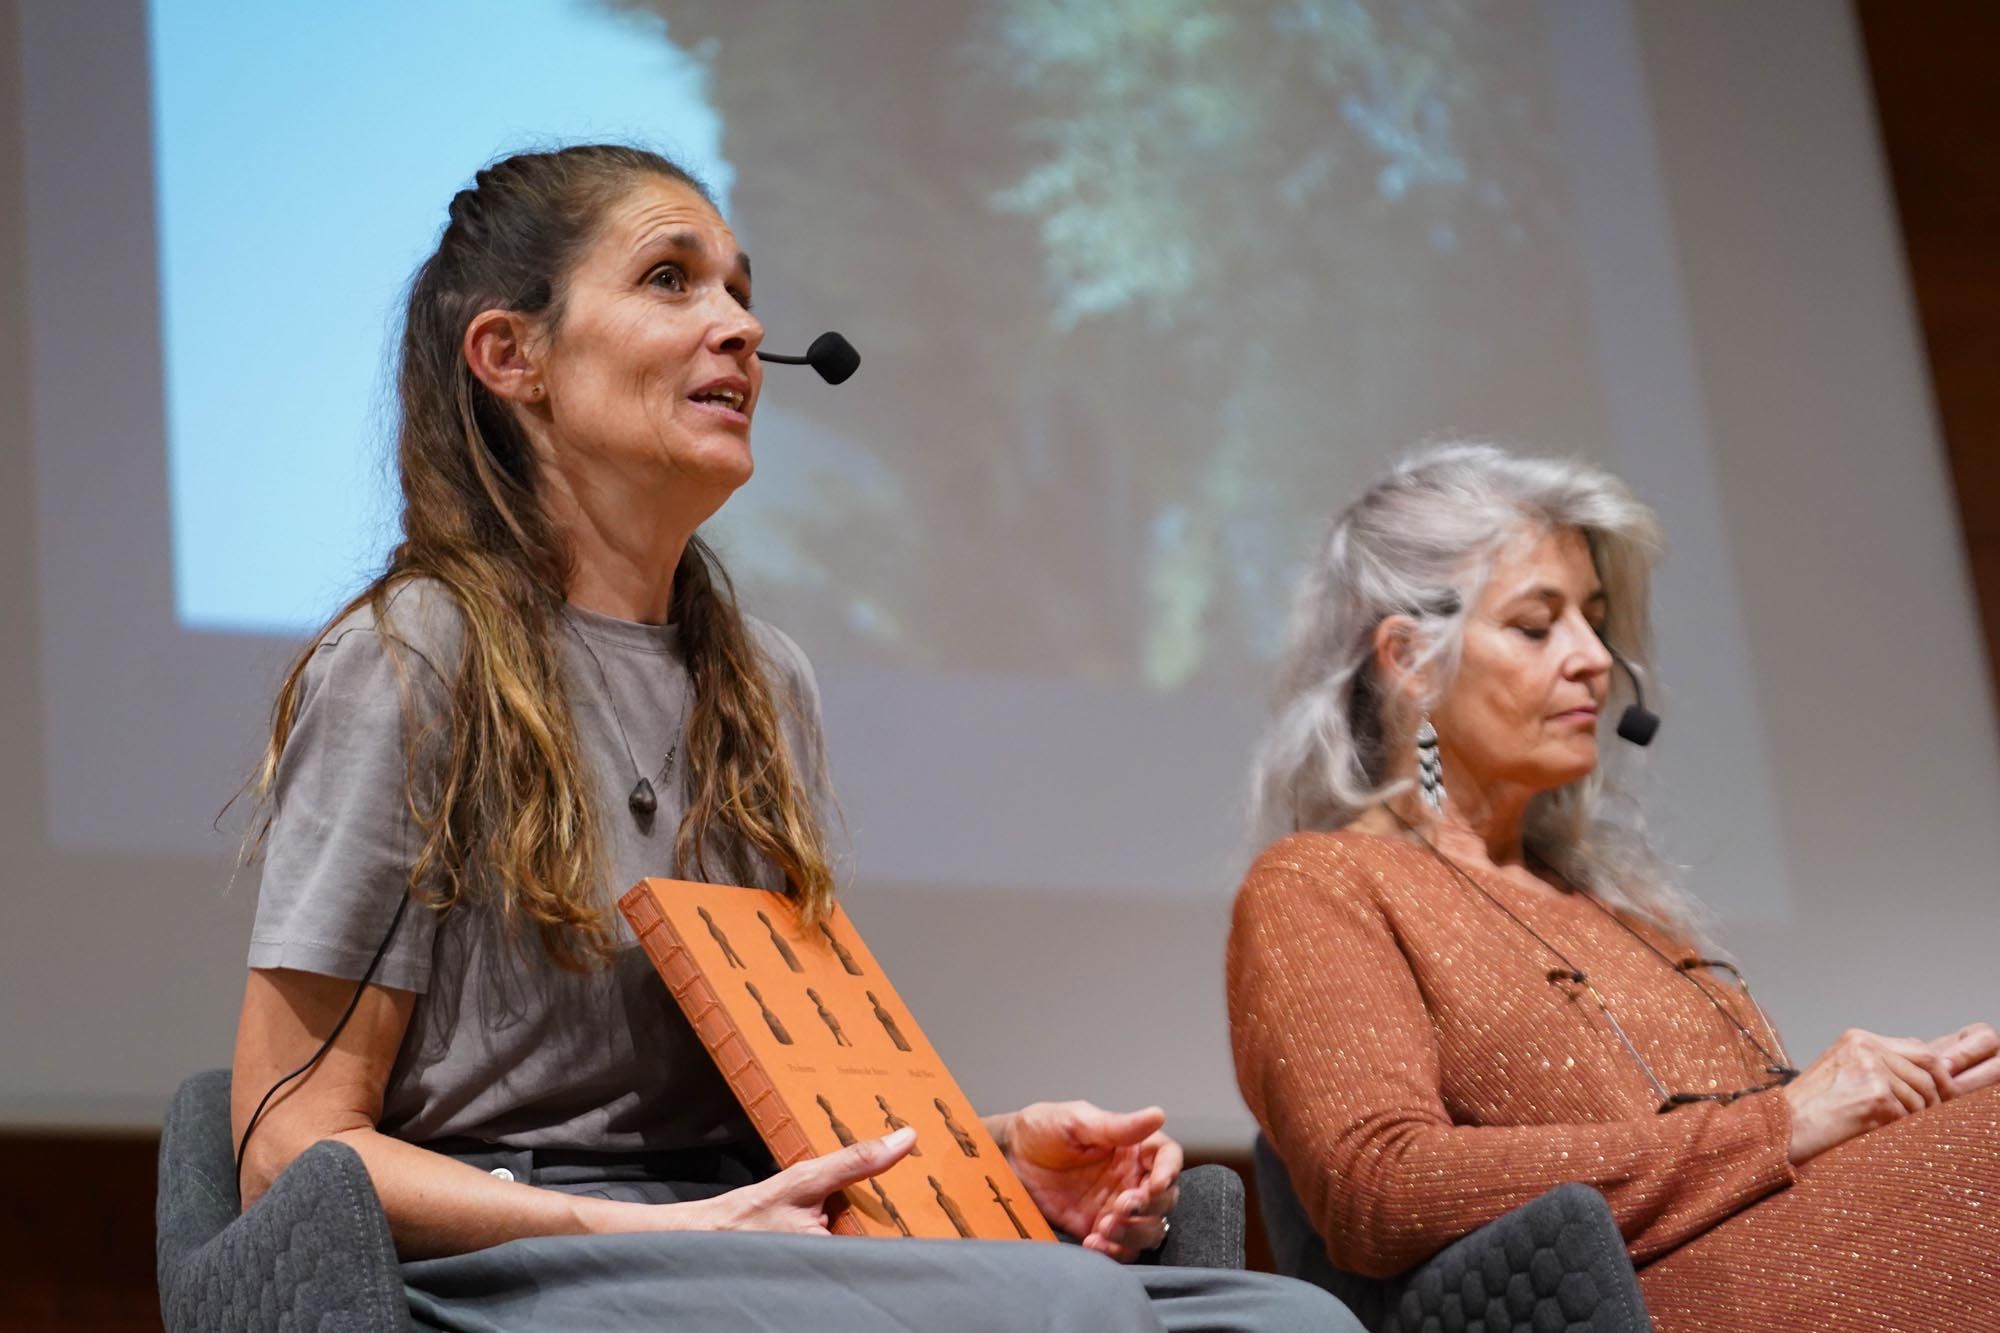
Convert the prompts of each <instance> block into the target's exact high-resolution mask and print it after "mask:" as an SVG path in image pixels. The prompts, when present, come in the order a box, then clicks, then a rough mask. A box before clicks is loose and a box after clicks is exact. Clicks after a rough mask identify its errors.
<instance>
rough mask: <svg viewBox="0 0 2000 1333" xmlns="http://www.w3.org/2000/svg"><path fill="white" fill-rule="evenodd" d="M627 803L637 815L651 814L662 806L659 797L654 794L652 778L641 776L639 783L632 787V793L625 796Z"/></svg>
mask: <svg viewBox="0 0 2000 1333" xmlns="http://www.w3.org/2000/svg"><path fill="white" fill-rule="evenodd" d="M625 804H627V805H629V806H631V807H632V813H633V814H635V815H640V816H644V815H650V814H652V813H653V812H654V811H655V810H657V809H659V808H660V802H659V798H657V797H655V796H654V795H653V783H652V781H651V779H648V778H640V779H639V785H638V786H636V787H634V788H632V794H631V795H630V796H627V797H626V798H625Z"/></svg>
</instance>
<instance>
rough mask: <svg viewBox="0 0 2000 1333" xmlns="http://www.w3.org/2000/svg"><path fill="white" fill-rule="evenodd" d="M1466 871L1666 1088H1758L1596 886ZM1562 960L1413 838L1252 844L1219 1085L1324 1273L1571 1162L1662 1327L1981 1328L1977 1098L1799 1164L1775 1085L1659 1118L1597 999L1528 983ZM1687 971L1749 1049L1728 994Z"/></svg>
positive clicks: (1984, 1249) (1437, 1234) (1749, 1054)
mask: <svg viewBox="0 0 2000 1333" xmlns="http://www.w3.org/2000/svg"><path fill="white" fill-rule="evenodd" d="M1470 873H1471V874H1472V875H1473V876H1474V878H1475V880H1477V882H1478V883H1479V885H1480V886H1481V887H1483V888H1484V889H1485V890H1486V891H1487V892H1488V893H1490V894H1492V895H1493V897H1495V898H1497V899H1498V900H1499V901H1500V902H1501V903H1503V904H1505V905H1506V907H1507V909H1508V910H1509V911H1511V912H1513V913H1514V914H1515V915H1517V916H1518V917H1520V918H1521V920H1522V921H1524V922H1526V923H1527V924H1528V925H1530V926H1532V927H1533V928H1534V930H1535V931H1536V932H1537V933H1538V934H1540V935H1541V936H1542V937H1543V938H1544V939H1546V940H1547V941H1549V943H1551V944H1553V945H1554V946H1555V947H1556V948H1558V949H1560V950H1561V951H1562V952H1563V953H1564V954H1566V955H1567V956H1568V957H1569V958H1570V959H1571V960H1572V961H1573V962H1574V963H1575V965H1576V966H1577V967H1579V968H1581V969H1583V970H1584V971H1585V972H1586V973H1588V974H1589V977H1590V980H1591V982H1592V984H1593V985H1594V986H1595V987H1596V989H1597V991H1598V992H1599V993H1600V994H1602V995H1603V996H1604V998H1605V1001H1606V1003H1607V1004H1608V1005H1609V1006H1610V1008H1611V1010H1612V1012H1613V1014H1614V1015H1615V1016H1616V1017H1617V1019H1618V1022H1619V1023H1620V1025H1622V1026H1623V1028H1624V1029H1625V1032H1626V1034H1627V1035H1628V1036H1629V1037H1630V1038H1631V1039H1632V1041H1633V1043H1634V1044H1635V1045H1636V1046H1637V1047H1638V1049H1639V1050H1640V1051H1641V1052H1643V1053H1644V1055H1645V1058H1646V1060H1647V1062H1648V1063H1649V1064H1650V1065H1651V1066H1652V1068H1653V1070H1654V1071H1655V1073H1656V1074H1658V1076H1659V1077H1660V1079H1661V1080H1662V1081H1663V1082H1665V1083H1666V1084H1667V1085H1668V1087H1669V1088H1670V1089H1671V1090H1672V1091H1675V1092H1711V1091H1713V1092H1723V1091H1733V1090H1735V1089H1738V1088H1742V1087H1746V1086H1749V1085H1752V1084H1755V1083H1758V1082H1762V1081H1764V1080H1765V1075H1764V1073H1763V1067H1762V1066H1763V1061H1762V1058H1761V1057H1760V1056H1758V1055H1757V1053H1756V1051H1755V1050H1754V1049H1753V1048H1752V1047H1751V1046H1750V1045H1749V1043H1747V1042H1746V1041H1744V1039H1743V1037H1742V1036H1741V1035H1740V1034H1739V1033H1738V1032H1737V1030H1736V1029H1735V1027H1734V1026H1732V1025H1731V1024H1730V1022H1729V1021H1728V1020H1727V1019H1726V1018H1725V1017H1724V1016H1723V1015H1722V1014H1720V1013H1719V1012H1718V1011H1717V1010H1716V1008H1715V1007H1714V1006H1712V1005H1710V1004H1709V1003H1708V1001H1706V1000H1705V999H1703V998H1702V996H1701V995H1699V994H1697V993H1696V990H1695V988H1694V987H1693V986H1691V985H1689V984H1688V980H1687V979H1686V977H1684V976H1682V975H1679V974H1677V972H1676V970H1675V969H1674V968H1673V967H1672V966H1671V965H1670V964H1669V963H1667V962H1666V961H1664V960H1662V959H1661V958H1660V957H1658V956H1657V955H1655V954H1654V953H1653V952H1652V951H1651V950H1649V949H1647V948H1646V947H1645V946H1644V945H1643V944H1641V943H1640V942H1639V940H1637V939H1635V938H1634V937H1633V935H1632V934H1631V933H1630V932H1628V931H1627V930H1626V929H1625V927H1624V926H1622V925H1621V924H1619V922H1617V921H1616V920H1614V919H1612V918H1611V917H1610V916H1609V915H1608V914H1607V913H1606V912H1605V911H1604V910H1603V909H1602V908H1601V907H1600V906H1598V905H1597V904H1596V903H1594V902H1592V901H1590V900H1589V899H1587V898H1586V897H1584V896H1583V895H1581V894H1560V893H1555V892H1552V891H1546V890H1545V891H1540V892H1537V891H1535V890H1533V889H1531V888H1529V887H1528V886H1526V885H1523V884H1520V883H1517V882H1515V881H1513V880H1511V879H1508V878H1506V877H1502V876H1496V875H1492V874H1490V873H1488V874H1481V873H1480V872H1478V871H1470ZM1642 929H1643V928H1642ZM1645 933H1646V935H1647V937H1648V938H1649V939H1650V940H1652V941H1653V942H1654V943H1655V944H1656V945H1658V947H1659V948H1660V949H1662V950H1663V951H1664V952H1665V953H1666V954H1667V955H1668V957H1669V958H1673V959H1679V958H1682V957H1685V956H1687V954H1688V952H1689V951H1688V950H1687V949H1686V948H1685V947H1683V946H1680V945H1678V944H1676V943H1675V942H1674V941H1672V940H1670V939H1668V938H1667V937H1665V936H1663V935H1661V934H1659V933H1658V932H1654V931H1650V930H1646V931H1645ZM1559 965H1560V964H1559V961H1558V960H1557V959H1556V958H1554V957H1553V956H1551V955H1550V954H1549V953H1548V952H1547V950H1545V949H1544V948H1543V947H1542V946H1541V945H1540V944H1538V943H1536V942H1535V940H1534V939H1533V937H1531V936H1530V935H1529V934H1528V933H1527V931H1525V930H1524V929H1523V928H1522V927H1521V926H1520V925H1517V924H1516V923H1515V922H1513V921H1510V920H1508V919H1507V916H1506V915H1505V914H1504V913H1503V912H1502V911H1501V910H1500V909H1499V908H1498V907H1496V906H1495V905H1494V904H1493V903H1492V902H1490V901H1488V900H1487V899H1486V898H1485V897H1483V896H1481V894H1480V893H1479V892H1478V891H1477V890H1475V889H1474V888H1473V887H1472V886H1471V885H1468V884H1467V883H1466V882H1465V881H1463V880H1461V879H1460V878H1458V876H1457V875H1456V874H1455V873H1454V872H1453V871H1452V870H1451V869H1450V867H1448V866H1447V865H1445V864H1444V863H1443V862H1441V861H1440V860H1439V859H1438V858H1437V857H1436V856H1434V855H1433V854H1432V853H1431V852H1430V851H1428V850H1427V849H1425V848H1423V847H1420V846H1416V845H1413V844H1408V843H1404V842H1401V841H1393V840H1390V839H1385V838H1379V837H1375V836H1372V835H1369V834H1364V833H1357V832H1342V833H1332V834H1326V833H1307V834H1295V835H1293V836H1292V837H1289V838H1286V839H1284V840H1283V841H1281V842H1278V843H1276V844H1274V845H1273V846H1271V847H1270V848H1269V849H1267V850H1266V851H1265V853H1264V854H1263V855H1262V856H1261V857H1259V858H1258V860H1257V863H1256V864H1255V865H1254V866H1253V867H1252V868H1251V870H1250V874H1249V877H1248V878H1247V879H1246V880H1245V882H1244V885H1243V888H1242V891H1241V893H1240V894H1239V895H1238V897H1237V902H1236V914H1235V922H1234V926H1233V928H1232V930H1231V932H1230V939H1229V1018H1230V1029H1231V1034H1232V1038H1233V1044H1234V1047H1235V1052H1236V1074H1237V1082H1238V1084H1239V1085H1240V1086H1241V1088H1242V1090H1243V1096H1244V1098H1245V1100H1246V1101H1248V1102H1249V1104H1250V1109H1251V1111H1252V1112H1253V1113H1254V1114H1255V1115H1256V1117H1257V1121H1258V1123H1259V1124H1260V1125H1261V1126H1262V1127H1263V1129H1264V1132H1265V1134H1266V1135H1267V1136H1268V1137H1269V1138H1270V1140H1271V1142H1272V1144H1273V1146H1275V1147H1276V1148H1277V1150H1278V1153H1279V1155H1280V1156H1281V1157H1282V1158H1283V1159H1284V1161H1285V1165H1286V1167H1287V1169H1288V1170H1289V1172H1290V1174H1291V1177H1292V1181H1293V1184H1294V1186H1295V1187H1296V1189H1297V1190H1298V1193H1299V1197H1300V1199H1301V1200H1302V1201H1303V1202H1304V1204H1305V1207H1306V1209H1307V1211H1308V1213H1309V1214H1310V1215H1311V1217H1312V1219H1313V1223H1314V1225H1315V1227H1316V1228H1317V1229H1318V1231H1319V1233H1320V1235H1322V1236H1324V1237H1326V1238H1327V1252H1328V1255H1329V1257H1330V1258H1331V1259H1332V1260H1333V1262H1334V1263H1335V1264H1336V1265H1338V1266H1339V1267H1341V1268H1344V1269H1347V1270H1348V1271H1350V1272H1355V1273H1360V1274H1365V1275H1369V1276H1377V1277H1381V1276H1388V1275H1392V1274H1395V1273H1399V1272H1402V1271H1403V1270H1405V1269H1407V1268H1410V1267H1411V1266H1413V1265H1415V1264H1416V1263H1418V1262H1420V1261H1422V1260H1424V1259H1426V1258H1428V1257H1429V1256H1430V1255H1432V1254H1433V1253H1435V1252H1436V1251H1437V1250H1438V1249H1440V1248H1442V1247H1443V1246H1444V1245H1445V1244H1447V1243H1448V1242H1450V1241H1452V1240H1454V1239H1456V1238H1457V1237H1459V1236H1461V1235H1464V1234H1465V1233H1466V1232H1468V1231H1471V1230H1472V1229H1474V1228H1475V1227H1478V1226H1480V1225H1482V1224H1484V1223H1486V1222H1489V1221H1491V1220H1493V1219H1494V1218H1496V1217H1498V1216H1500V1215H1501V1214H1502V1213H1505V1212H1507V1211H1508V1210H1509V1209H1511V1208H1514V1207H1516V1206H1517V1205H1519V1204H1523V1203H1526V1202H1527V1201H1528V1200H1530V1199H1532V1198H1534V1197H1535V1196H1536V1195H1538V1194H1541V1193H1542V1192H1543V1191H1545V1190H1547V1189H1549V1188H1551V1187H1553V1186H1555V1185H1557V1184H1560V1183H1562V1182H1564V1181H1571V1180H1578V1181H1582V1182H1584V1183H1585V1184H1589V1185H1593V1186H1595V1187H1596V1188H1597V1189H1598V1190H1600V1191H1601V1192H1602V1193H1603V1194H1604V1196H1605V1198H1606V1199H1607V1200H1608V1201H1609V1202H1610V1204H1611V1210H1612V1212H1613V1214H1614V1215H1615V1216H1616V1217H1617V1219H1618V1225H1619V1227H1620V1229H1621V1230H1622V1231H1623V1233H1624V1236H1625V1239H1626V1241H1627V1243H1628V1245H1629V1248H1630V1250H1631V1253H1632V1257H1633V1260H1634V1262H1635V1263H1638V1264H1640V1265H1642V1268H1641V1271H1640V1285H1641V1287H1642V1289H1643V1291H1644V1293H1645V1296H1646V1301H1647V1304H1648V1306H1649V1307H1650V1309H1651V1310H1652V1313H1653V1317H1654V1320H1655V1322H1656V1324H1657V1325H1658V1326H1659V1327H1660V1328H1662V1329H1663V1330H1685V1329H1710V1328H1713V1329H1808V1328H1811V1329H1825V1328H1849V1327H1852V1328H1863V1327H1865V1328H1876V1329H1879V1328H1910V1329H1919V1328H1968V1329H1971V1328H1979V1329H1986V1328H1990V1329H1996V1330H2000V1273H1996V1269H2000V1090H1996V1092H1989V1093H1980V1094H1976V1095H1973V1096H1968V1097H1965V1098H1962V1099H1959V1100H1957V1101H1954V1102H1950V1103H1946V1104H1945V1105H1942V1106H1939V1107H1935V1108H1932V1109H1930V1110H1927V1111H1924V1112H1922V1113H1920V1114H1918V1115H1914V1116H1910V1117H1907V1118H1905V1119H1903V1120H1900V1121H1897V1122H1895V1123H1894V1124H1891V1125H1889V1126H1887V1127H1885V1128H1882V1129H1878V1130H1875V1131H1873V1132H1872V1133H1868V1134H1864V1135H1862V1136H1860V1137H1859V1138H1857V1139H1854V1140H1851V1141H1849V1142H1848V1143H1846V1144H1843V1145H1841V1146H1840V1147H1838V1148H1835V1149H1833V1150H1831V1151H1829V1152H1826V1153H1824V1154H1822V1155H1821V1156H1819V1157H1817V1158H1815V1159H1814V1160H1813V1161H1811V1162H1808V1163H1806V1164H1805V1165H1803V1166H1801V1167H1799V1168H1797V1169H1796V1170H1795V1169H1794V1168H1793V1167H1791V1166H1790V1165H1789V1164H1788V1162H1787V1155H1788V1148H1789V1144H1790V1141H1791V1116H1790V1107H1789V1103H1787V1101H1786V1100H1785V1098H1784V1096H1783V1095H1782V1094H1781V1093H1777V1092H1767V1093H1761V1094H1758V1095H1754V1096H1750V1097H1745V1098H1742V1099H1741V1100H1738V1101H1736V1102H1733V1103H1729V1104H1716V1103H1704V1104H1699V1105H1693V1106H1687V1107H1683V1108H1681V1109H1679V1110H1676V1111H1673V1112H1670V1113H1668V1114H1666V1115H1660V1114H1656V1112H1655V1108H1656V1107H1657V1106H1658V1104H1659V1097H1658V1094H1657V1093H1656V1092H1655V1091H1654V1089H1653V1088H1652V1086H1651V1085H1650V1084H1649V1083H1648V1082H1647V1080H1646V1078H1645V1075H1644V1074H1643V1073H1642V1072H1641V1071H1640V1068H1639V1066H1638V1064H1637V1062H1636V1061H1634V1060H1633V1058H1632V1056H1631V1054H1630V1053H1629V1052H1628V1051H1627V1050H1626V1049H1625V1048H1624V1046H1623V1045H1622V1044H1621V1043H1620V1041H1619V1039H1618V1037H1617V1036H1616V1035H1615V1034H1614V1033H1613V1032H1612V1031H1611V1029H1610V1028H1609V1026H1608V1025H1607V1024H1606V1023H1605V1021H1604V1018H1603V1016H1602V1014H1601V1013H1600V1012H1599V1010H1598V1007H1597V1005H1596V1003H1595V1002H1594V1001H1592V1000H1591V999H1590V998H1589V997H1588V996H1586V995H1579V994H1574V993H1572V991H1570V990H1564V989H1559V988H1558V987H1556V986H1554V985H1552V984H1551V983H1550V982H1549V981H1548V980H1547V973H1548V971H1549V969H1550V968H1552V967H1556V966H1559ZM1694 975H1695V976H1697V977H1698V978H1700V979H1701V980H1702V982H1703V983H1704V984H1705V985H1706V986H1707V988H1708V989H1709V991H1710V992H1711V993H1712V994H1713V995H1715V996H1716V997H1717V999H1718V1000H1720V1001H1721V1002H1722V1003H1724V1004H1726V1005H1728V1006H1730V1009H1731V1012H1733V1013H1735V1014H1736V1015H1737V1017H1738V1019H1739V1020H1740V1021H1742V1022H1743V1023H1744V1024H1745V1025H1746V1026H1748V1027H1749V1029H1750V1030H1751V1031H1752V1032H1754V1033H1756V1034H1758V1036H1759V1037H1760V1038H1763V1039H1764V1040H1766V1041H1767V1042H1768V1037H1766V1036H1765V1029H1764V1028H1763V1027H1762V1025H1761V1022H1760V1020H1759V1019H1758V1017H1757V1016H1756V1015H1755V1014H1753V1013H1752V1012H1750V1010H1749V1007H1748V1006H1747V1005H1744V1004H1742V1003H1741V1001H1740V999H1739V998H1738V996H1739V992H1737V991H1735V989H1734V987H1733V986H1730V985H1729V984H1728V983H1727V981H1726V980H1724V979H1721V978H1715V977H1712V976H1710V975H1709V974H1708V973H1707V972H1705V971H1704V972H1697V973H1695V974H1694Z"/></svg>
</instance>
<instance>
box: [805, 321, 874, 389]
mask: <svg viewBox="0 0 2000 1333" xmlns="http://www.w3.org/2000/svg"><path fill="white" fill-rule="evenodd" d="M806 363H807V364H808V365H810V366H811V367H812V368H813V369H814V370H817V371H818V372H819V377H820V378H821V379H823V380H825V381H826V382H827V383H828V384H840V383H843V382H845V381H846V380H847V379H848V378H849V377H850V376H852V375H853V374H854V372H855V371H857V370H859V369H860V368H861V353H859V352H857V351H855V350H854V344H853V343H851V342H849V341H847V339H845V338H843V337H841V336H840V335H839V334H837V333H835V332H833V331H832V330H828V331H827V332H825V333H822V334H820V335H819V337H817V338H815V339H813V340H812V346H810V347H808V348H806Z"/></svg>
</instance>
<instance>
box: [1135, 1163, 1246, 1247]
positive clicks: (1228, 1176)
mask: <svg viewBox="0 0 2000 1333" xmlns="http://www.w3.org/2000/svg"><path fill="white" fill-rule="evenodd" d="M1180 1188H1181V1197H1180V1199H1179V1201H1178V1202H1176V1203H1175V1205H1174V1211H1173V1214H1172V1216H1171V1217H1170V1218H1169V1219H1168V1220H1169V1221H1170V1222H1171V1223H1172V1224H1173V1225H1172V1226H1170V1227H1169V1228H1168V1229H1167V1239H1166V1241H1165V1243H1163V1244H1162V1245H1161V1246H1160V1248H1159V1249H1158V1250H1155V1251H1154V1252H1153V1253H1152V1254H1151V1255H1149V1256H1147V1260H1146V1261H1147V1262H1148V1263H1157V1264H1163V1265H1167V1266H1169V1267H1176V1268H1241V1267H1243V1180H1242V1177H1240V1176H1238V1175H1237V1174H1236V1173H1235V1172H1234V1171H1231V1170H1230V1169H1229V1168H1228V1167H1226V1166H1215V1165H1209V1166H1192V1167H1189V1168H1188V1169H1187V1170H1185V1171H1183V1172H1181V1179H1180Z"/></svg>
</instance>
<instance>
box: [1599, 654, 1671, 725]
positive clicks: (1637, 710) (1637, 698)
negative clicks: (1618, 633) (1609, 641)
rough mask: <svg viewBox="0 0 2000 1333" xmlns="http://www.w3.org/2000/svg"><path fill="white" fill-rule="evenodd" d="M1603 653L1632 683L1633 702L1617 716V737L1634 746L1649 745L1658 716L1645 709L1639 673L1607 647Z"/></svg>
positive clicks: (1658, 720)
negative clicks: (1609, 654) (1608, 653)
mask: <svg viewBox="0 0 2000 1333" xmlns="http://www.w3.org/2000/svg"><path fill="white" fill-rule="evenodd" d="M1605 651H1607V652H1610V653H1611V660H1612V661H1613V662H1616V663H1617V664H1618V669H1619V670H1621V671H1623V672H1624V673H1625V679H1627V680H1629V681H1631V682H1632V698H1633V702H1632V703H1630V704H1628V705H1626V708H1625V711H1624V712H1623V713H1621V714H1619V716H1618V735H1619V737H1620V738H1621V739H1623V740H1628V741H1630V742H1632V744H1634V745H1651V744H1652V743H1653V737H1654V736H1655V735H1657V734H1658V733H1659V730H1660V715H1659V714H1658V713H1655V712H1654V711H1653V710H1652V709H1650V708H1648V707H1646V691H1645V689H1644V688H1643V687H1641V686H1640V684H1639V673H1638V672H1637V671H1636V670H1634V669H1633V666H1632V664H1631V663H1630V662H1628V661H1626V660H1625V659H1624V657H1622V656H1621V655H1620V654H1618V653H1617V652H1615V651H1613V650H1612V649H1610V648H1609V647H1608V646H1607V647H1606V649H1605Z"/></svg>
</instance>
